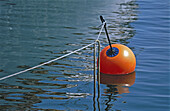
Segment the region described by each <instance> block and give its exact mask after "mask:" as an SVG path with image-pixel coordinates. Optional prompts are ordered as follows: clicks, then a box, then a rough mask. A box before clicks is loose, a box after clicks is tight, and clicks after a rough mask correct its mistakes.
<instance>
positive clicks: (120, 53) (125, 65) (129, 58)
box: [100, 44, 136, 75]
mask: <svg viewBox="0 0 170 111" xmlns="http://www.w3.org/2000/svg"><path fill="white" fill-rule="evenodd" d="M111 46H112V51H111V48H110V46H107V47H105V48H104V49H103V50H102V51H101V52H100V72H101V73H104V74H112V75H120V74H129V73H132V72H133V71H134V70H135V67H136V58H135V55H134V53H133V52H132V51H131V49H129V48H128V47H127V46H125V45H121V44H112V45H111Z"/></svg>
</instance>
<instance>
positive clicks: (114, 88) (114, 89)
mask: <svg viewBox="0 0 170 111" xmlns="http://www.w3.org/2000/svg"><path fill="white" fill-rule="evenodd" d="M135 78H136V72H133V73H130V74H125V75H109V74H103V73H101V74H100V83H101V84H106V85H107V87H109V89H106V91H105V93H113V94H122V93H129V87H130V86H132V85H133V84H134V83H135Z"/></svg>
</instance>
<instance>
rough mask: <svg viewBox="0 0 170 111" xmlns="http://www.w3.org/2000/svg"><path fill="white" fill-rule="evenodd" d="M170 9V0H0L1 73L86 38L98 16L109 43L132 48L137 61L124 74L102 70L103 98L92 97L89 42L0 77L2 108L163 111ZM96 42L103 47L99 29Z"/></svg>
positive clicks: (169, 82)
mask: <svg viewBox="0 0 170 111" xmlns="http://www.w3.org/2000/svg"><path fill="white" fill-rule="evenodd" d="M169 7H170V3H169V1H168V0H164V1H161V0H150V1H148V0H105V2H103V1H102V0H91V1H87V0H81V1H80V0H69V1H67V0H36V1H35V0H29V1H22V0H15V1H13V0H0V45H1V46H0V49H1V52H0V77H3V76H7V75H9V74H12V73H15V72H18V71H21V70H24V69H27V68H29V67H32V66H35V65H38V64H40V63H42V62H45V61H48V60H51V59H54V58H56V57H59V56H61V55H64V54H67V53H69V52H71V51H72V50H75V49H78V48H80V47H82V46H85V45H87V44H89V43H92V42H93V41H94V40H95V39H96V38H97V35H98V32H99V27H98V26H99V25H100V24H101V22H100V19H99V16H100V15H103V16H104V18H105V19H106V20H107V25H108V31H109V35H110V36H111V41H112V43H121V44H124V45H126V46H128V47H130V48H131V49H132V51H133V52H134V53H135V56H136V58H137V67H136V70H135V72H134V73H132V74H130V75H126V76H125V77H124V76H123V77H116V78H115V77H108V76H107V75H101V76H102V78H103V79H102V81H101V88H100V91H101V96H100V98H99V101H94V100H93V50H92V48H93V47H92V46H91V47H88V48H86V49H85V50H82V51H81V52H78V53H76V54H73V55H71V56H69V57H67V58H64V59H62V60H58V61H56V62H53V63H50V64H48V65H45V66H42V67H40V68H37V69H34V70H32V71H29V72H26V73H24V74H21V75H18V76H15V77H12V78H9V79H6V80H3V81H0V108H1V110H46V109H48V110H50V109H51V110H56V111H79V110H82V111H92V110H95V108H96V110H99V109H100V110H101V111H169V109H170V106H169V104H170V96H169V95H170V87H169V86H170V79H169V74H170V53H169V50H170V46H169V45H170V40H169V37H170V24H169V20H170V15H169V10H170V9H169ZM100 41H101V45H102V47H101V48H102V49H103V48H104V47H105V46H107V45H108V43H107V40H106V38H105V35H104V33H102V35H101V38H100ZM105 76H106V77H105ZM107 78H111V79H115V80H116V79H117V80H118V79H121V78H126V81H123V80H121V83H118V82H116V81H114V82H113V81H111V82H109V80H107ZM106 81H108V82H106ZM125 84H126V87H125ZM94 103H95V105H94Z"/></svg>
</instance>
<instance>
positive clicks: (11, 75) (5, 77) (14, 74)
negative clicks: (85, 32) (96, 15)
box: [0, 22, 106, 81]
mask: <svg viewBox="0 0 170 111" xmlns="http://www.w3.org/2000/svg"><path fill="white" fill-rule="evenodd" d="M105 23H106V22H103V23H102V26H101V28H100V31H99V34H98V37H97V39H96V40H98V39H99V37H100V35H101V33H102V30H103V28H104V25H105ZM95 43H96V41H95V42H93V43H91V44H88V45H86V46H84V47H82V48H79V49H77V50H74V51H72V52H70V53H68V54H65V55H63V56H60V57H58V58H55V59H52V60H50V61H47V62H44V63H42V64H39V65H36V66H34V67H31V68H28V69H25V70H23V71H19V72H17V73H13V74H10V75H8V76H4V77H2V78H0V81H1V80H4V79H7V78H10V77H13V76H16V75H19V74H22V73H24V72H27V71H30V70H33V69H36V68H38V67H41V66H43V65H46V64H49V63H51V62H54V61H57V60H59V59H62V58H65V57H67V56H69V55H71V54H73V53H76V52H78V51H81V50H83V49H85V48H87V47H89V46H91V45H93V44H95Z"/></svg>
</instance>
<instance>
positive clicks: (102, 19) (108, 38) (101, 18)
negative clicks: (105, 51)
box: [100, 16, 114, 54]
mask: <svg viewBox="0 0 170 111" xmlns="http://www.w3.org/2000/svg"><path fill="white" fill-rule="evenodd" d="M100 20H101V22H102V23H104V22H105V20H104V18H103V17H102V16H100ZM104 30H105V32H106V36H107V40H108V41H109V45H110V49H111V50H110V54H112V53H114V50H113V48H112V45H111V42H110V37H109V34H108V32H107V28H106V22H105V24H104Z"/></svg>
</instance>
